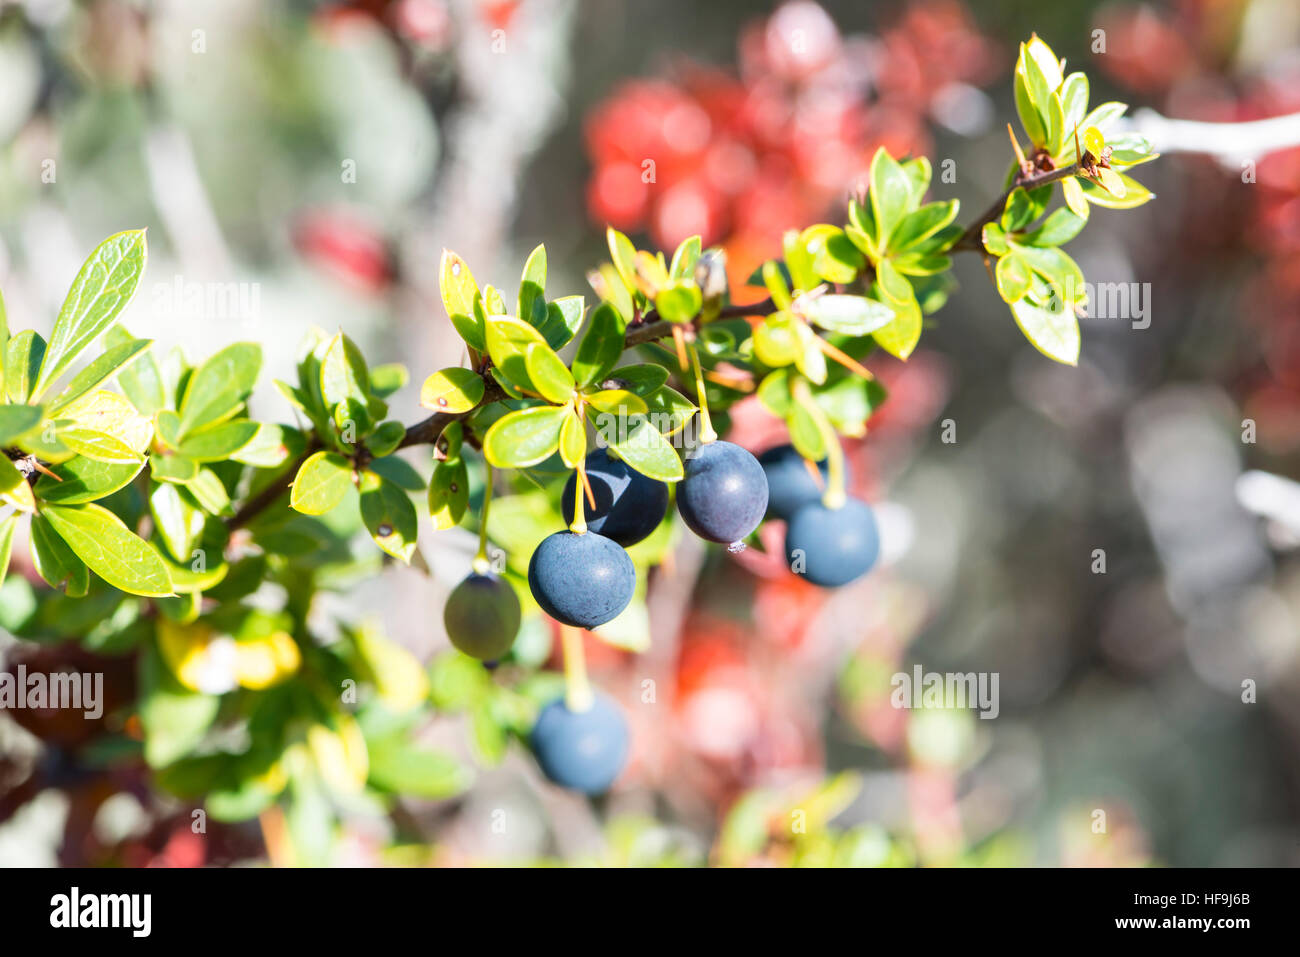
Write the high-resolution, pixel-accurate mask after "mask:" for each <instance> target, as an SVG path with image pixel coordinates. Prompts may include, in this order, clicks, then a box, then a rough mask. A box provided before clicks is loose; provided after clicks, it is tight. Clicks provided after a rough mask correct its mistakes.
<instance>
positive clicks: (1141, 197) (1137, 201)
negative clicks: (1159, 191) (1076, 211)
mask: <svg viewBox="0 0 1300 957" xmlns="http://www.w3.org/2000/svg"><path fill="white" fill-rule="evenodd" d="M1105 172H1107V173H1110V174H1111V175H1112V176H1115V177H1117V178H1118V180H1119V183H1120V184H1121V186H1122V188H1123V190H1124V194H1123V195H1122V196H1121V195H1119V192H1118V190H1117V189H1116V188H1115V186H1114V185H1113V184H1111V190H1112V191H1111V192H1109V193H1108V192H1106V191H1105V190H1104V189H1102V188H1101V187H1100V186H1098V185H1097V184H1096V183H1093V182H1090V181H1086V180H1085V181H1084V182H1083V195H1084V196H1086V197H1087V199H1088V202H1090V203H1094V204H1095V205H1097V206H1101V207H1103V208H1105V209H1136V208H1137V207H1138V206H1142V205H1145V204H1146V203H1149V202H1150V201H1151V200H1153V199H1155V198H1156V194H1155V193H1153V192H1151V190H1149V189H1147V188H1146V187H1145V186H1143V185H1142V184H1141V183H1139V182H1138V181H1137V180H1135V179H1131V178H1130V177H1128V176H1125V175H1124V174H1123V173H1116V172H1114V171H1113V170H1106V171H1105ZM1066 182H1069V180H1066Z"/></svg>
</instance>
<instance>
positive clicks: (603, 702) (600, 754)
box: [530, 692, 631, 794]
mask: <svg viewBox="0 0 1300 957" xmlns="http://www.w3.org/2000/svg"><path fill="white" fill-rule="evenodd" d="M630 738H631V735H630V733H629V732H628V727H627V719H626V718H625V717H623V712H622V710H621V709H620V708H619V706H618V705H617V704H616V703H615V702H614V700H613V699H612V698H610V697H609V696H608V695H606V694H604V693H602V692H596V694H595V696H594V700H593V702H592V705H591V707H590V708H589V709H588V710H586V711H580V712H574V711H570V710H569V707H568V705H567V704H566V703H565V700H564V699H563V698H557V699H556V700H555V701H552V702H551V703H550V704H548V705H547V706H546V707H545V708H543V709H542V713H541V714H540V715H538V718H537V723H536V724H535V725H533V732H532V735H531V738H530V742H531V744H532V748H533V754H535V755H536V756H537V763H538V764H539V765H540V766H541V768H542V773H544V774H545V775H546V776H547V777H548V778H549V779H550V780H551V781H553V782H555V783H556V784H558V785H559V786H560V787H564V788H569V789H570V790H573V791H581V792H582V793H584V794H603V793H605V792H606V791H608V790H609V786H610V785H611V784H613V783H614V779H615V778H617V777H618V776H619V774H620V773H621V772H622V770H623V766H624V765H625V764H626V763H627V753H628V746H629V742H630Z"/></svg>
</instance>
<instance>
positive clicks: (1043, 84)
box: [1024, 36, 1065, 111]
mask: <svg viewBox="0 0 1300 957" xmlns="http://www.w3.org/2000/svg"><path fill="white" fill-rule="evenodd" d="M1024 48H1025V52H1026V53H1027V54H1028V57H1027V59H1026V65H1027V66H1028V71H1029V92H1030V93H1031V94H1033V97H1034V105H1035V106H1037V107H1038V108H1039V110H1040V111H1041V110H1045V109H1046V107H1047V101H1048V98H1049V97H1050V96H1051V94H1052V93H1054V92H1056V90H1057V89H1058V88H1059V87H1060V86H1061V84H1062V83H1063V82H1064V81H1065V76H1064V74H1063V73H1062V71H1061V61H1060V58H1058V57H1057V55H1056V54H1055V53H1053V52H1052V48H1051V47H1049V46H1048V45H1047V44H1046V43H1044V42H1043V40H1042V38H1041V37H1037V36H1034V37H1030V39H1029V41H1028V42H1027V43H1025V45H1024Z"/></svg>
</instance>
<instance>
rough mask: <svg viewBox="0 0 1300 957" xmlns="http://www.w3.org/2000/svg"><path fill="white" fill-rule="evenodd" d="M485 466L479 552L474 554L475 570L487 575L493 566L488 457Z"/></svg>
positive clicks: (479, 527)
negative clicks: (490, 546)
mask: <svg viewBox="0 0 1300 957" xmlns="http://www.w3.org/2000/svg"><path fill="white" fill-rule="evenodd" d="M483 467H484V468H485V469H487V472H486V473H485V474H484V477H483V511H482V512H481V513H480V514H479V519H478V554H476V555H475V556H474V571H476V572H477V573H478V574H480V575H486V574H487V573H488V572H489V571H490V570H491V568H492V562H491V561H490V560H489V559H488V509H489V508H490V507H491V505H492V464H491V463H490V462H488V461H487V460H486V459H485V460H484V461H483Z"/></svg>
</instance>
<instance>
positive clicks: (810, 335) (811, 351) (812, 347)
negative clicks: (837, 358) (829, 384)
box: [794, 323, 827, 384]
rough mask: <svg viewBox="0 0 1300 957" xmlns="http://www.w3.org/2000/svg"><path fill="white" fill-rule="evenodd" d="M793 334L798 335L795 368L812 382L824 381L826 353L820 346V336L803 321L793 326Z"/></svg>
mask: <svg viewBox="0 0 1300 957" xmlns="http://www.w3.org/2000/svg"><path fill="white" fill-rule="evenodd" d="M795 334H796V335H798V337H799V347H800V348H799V352H798V353H797V354H796V355H795V359H794V364H795V368H797V369H798V370H799V371H800V372H802V373H803V374H804V375H805V376H806V377H808V378H809V379H811V380H812V381H813V382H816V383H819V384H820V383H822V382H825V381H826V371H827V370H826V353H824V352H823V351H822V348H821V346H822V339H821V337H820V336H818V335H817V333H816V332H814V331H813V330H812V328H810V327H809V326H806V325H804V324H803V323H799V324H798V325H797V326H795Z"/></svg>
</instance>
